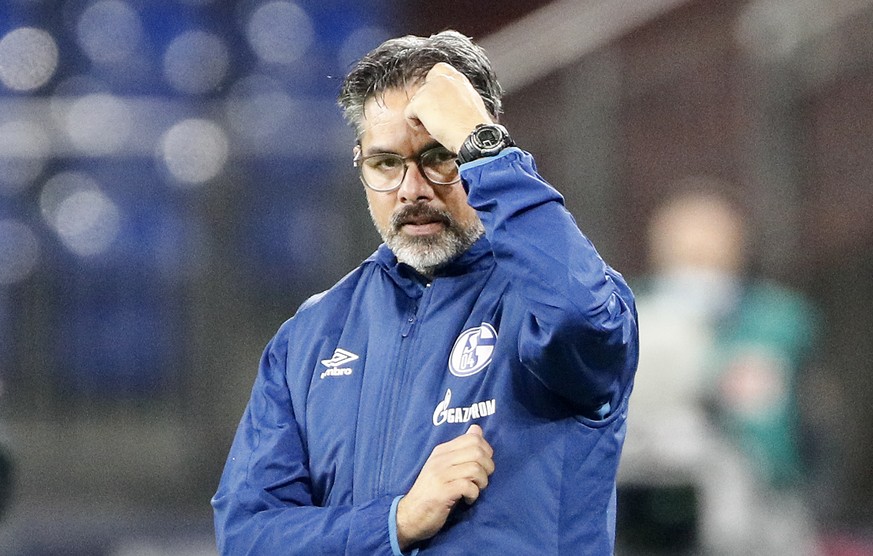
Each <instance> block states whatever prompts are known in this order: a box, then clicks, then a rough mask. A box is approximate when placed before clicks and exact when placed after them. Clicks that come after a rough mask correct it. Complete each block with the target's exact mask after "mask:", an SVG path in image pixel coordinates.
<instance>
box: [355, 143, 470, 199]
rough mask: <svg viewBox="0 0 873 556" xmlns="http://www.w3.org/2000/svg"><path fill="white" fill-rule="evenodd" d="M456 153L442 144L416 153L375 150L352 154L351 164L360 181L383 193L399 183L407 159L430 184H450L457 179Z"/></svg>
mask: <svg viewBox="0 0 873 556" xmlns="http://www.w3.org/2000/svg"><path fill="white" fill-rule="evenodd" d="M457 160H458V156H457V155H456V154H455V153H453V152H452V151H450V150H448V149H446V148H445V147H442V146H440V147H434V148H432V149H428V150H426V151H424V152H423V153H421V154H419V155H418V156H408V157H407V156H400V155H398V154H392V153H377V154H371V155H369V156H361V155H360V153H358V154H357V155H355V159H354V164H355V167H356V168H357V169H358V173H359V174H360V177H361V181H362V182H363V183H364V185H366V186H367V187H369V188H370V189H372V190H373V191H379V192H382V193H387V192H389V191H394V190H395V189H397V188H399V187H400V184H402V183H403V179H404V178H405V177H406V170H407V169H408V168H409V162H415V163H416V164H417V165H418V168H419V170H421V174H422V175H423V176H424V178H425V179H426V180H427V181H428V183H430V184H431V185H452V184H453V183H458V182H459V181H461V176H460V174H459V173H458V163H457Z"/></svg>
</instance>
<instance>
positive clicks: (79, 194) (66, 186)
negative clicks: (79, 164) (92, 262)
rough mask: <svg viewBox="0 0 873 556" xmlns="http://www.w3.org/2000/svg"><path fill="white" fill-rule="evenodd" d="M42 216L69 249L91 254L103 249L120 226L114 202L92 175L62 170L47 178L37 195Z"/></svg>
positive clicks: (100, 252)
mask: <svg viewBox="0 0 873 556" xmlns="http://www.w3.org/2000/svg"><path fill="white" fill-rule="evenodd" d="M40 209H41V211H42V215H43V218H44V219H45V220H46V222H47V223H48V224H49V225H50V226H51V227H52V228H53V229H54V231H55V232H56V233H57V234H58V237H59V238H60V240H61V242H62V243H63V244H64V246H66V247H67V248H68V249H69V250H70V251H72V252H73V253H75V254H77V255H80V256H83V257H91V256H95V255H99V254H102V253H104V252H106V251H107V250H108V249H109V248H110V247H111V246H112V243H113V242H114V241H115V239H116V238H117V237H118V233H119V231H120V229H121V212H120V211H119V209H118V206H117V205H116V204H115V203H114V202H112V200H111V199H109V197H107V196H106V195H105V194H104V193H103V191H101V189H100V185H99V184H98V183H97V181H96V180H94V179H93V178H92V177H90V176H88V175H87V174H84V173H81V172H63V173H61V174H58V175H56V176H54V177H52V178H51V179H49V180H48V181H47V182H46V184H45V186H44V187H43V190H42V193H41V195H40Z"/></svg>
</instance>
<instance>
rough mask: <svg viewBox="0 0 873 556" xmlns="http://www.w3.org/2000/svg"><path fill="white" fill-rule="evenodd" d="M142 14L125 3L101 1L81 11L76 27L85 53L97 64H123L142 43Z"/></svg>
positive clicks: (114, 0)
mask: <svg viewBox="0 0 873 556" xmlns="http://www.w3.org/2000/svg"><path fill="white" fill-rule="evenodd" d="M142 38H143V28H142V22H141V21H140V16H139V14H138V13H137V12H136V11H135V10H134V9H133V8H132V7H131V6H130V4H128V3H126V2H120V1H119V0H101V1H99V2H94V3H92V4H90V5H89V6H88V7H87V8H85V10H84V11H83V12H82V15H81V16H80V18H79V21H78V24H77V25H76V39H77V40H78V42H79V45H80V46H81V47H82V50H84V51H85V53H86V54H87V55H88V57H89V58H91V60H93V61H94V62H97V63H117V62H123V61H125V60H127V59H128V58H130V57H131V55H132V54H134V53H135V52H136V51H137V50H138V48H139V46H140V43H141V42H142Z"/></svg>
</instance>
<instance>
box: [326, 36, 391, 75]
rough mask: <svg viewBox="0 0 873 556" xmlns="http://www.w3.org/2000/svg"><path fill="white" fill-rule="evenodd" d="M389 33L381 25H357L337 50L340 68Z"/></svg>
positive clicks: (343, 67) (357, 58)
mask: <svg viewBox="0 0 873 556" xmlns="http://www.w3.org/2000/svg"><path fill="white" fill-rule="evenodd" d="M390 36H391V34H390V33H389V32H388V31H386V30H385V29H382V28H381V27H359V28H358V29H355V30H354V31H352V32H351V33H350V34H349V36H348V37H346V39H345V40H344V41H343V43H342V44H341V45H340V47H339V51H338V52H337V60H338V61H339V64H340V67H341V68H342V69H344V70H345V69H347V68H349V67H350V66H351V65H352V64H353V63H354V62H357V61H358V60H359V59H360V58H361V57H362V56H363V55H364V54H366V53H367V52H369V51H370V50H371V49H373V48H375V47H376V46H378V45H380V44H381V43H382V42H383V41H385V40H387V39H389V38H390Z"/></svg>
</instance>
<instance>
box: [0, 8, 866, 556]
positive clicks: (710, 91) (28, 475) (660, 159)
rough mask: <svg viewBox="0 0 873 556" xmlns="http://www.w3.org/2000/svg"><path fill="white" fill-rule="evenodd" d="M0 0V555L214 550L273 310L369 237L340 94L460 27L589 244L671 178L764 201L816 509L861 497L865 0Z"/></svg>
mask: <svg viewBox="0 0 873 556" xmlns="http://www.w3.org/2000/svg"><path fill="white" fill-rule="evenodd" d="M636 4H637V3H632V2H608V1H595V0H584V1H569V0H564V1H558V2H552V3H549V2H543V1H521V0H512V1H502V2H475V3H468V2H460V1H458V0H449V1H446V2H439V3H433V2H423V1H420V0H411V1H407V2H390V1H388V0H369V1H365V2H339V1H335V0H323V1H315V0H300V1H297V2H294V3H292V2H287V1H277V0H241V1H239V2H230V1H227V2H224V1H220V0H212V1H210V0H151V1H148V0H69V1H50V0H6V1H5V2H3V3H0V381H2V382H0V386H2V395H0V430H2V432H0V438H2V439H3V446H4V448H5V449H6V450H7V451H9V452H11V453H12V454H14V457H15V461H16V466H15V488H14V491H13V493H14V496H13V499H12V503H11V505H10V507H9V510H8V512H7V513H6V515H5V516H4V518H5V519H4V521H3V522H2V523H0V552H3V553H14V554H27V555H48V554H65V555H69V554H82V555H85V554H88V555H90V554H98V555H102V554H105V555H112V556H117V555H128V554H149V555H150V554H191V555H193V554H198V555H199V554H210V553H212V552H214V545H213V544H212V542H213V541H212V531H211V512H210V508H209V506H208V500H209V497H210V495H211V494H212V492H213V489H214V488H215V485H216V482H217V478H218V475H219V473H220V470H221V466H222V465H223V462H224V457H225V454H226V451H227V448H228V445H229V442H230V439H231V437H232V434H233V429H234V427H235V424H236V421H237V420H238V418H239V416H240V414H241V411H242V408H243V406H244V404H245V401H246V399H247V397H248V393H249V389H250V386H251V382H252V379H253V376H254V373H255V370H256V364H257V361H258V358H259V355H260V351H261V349H262V347H263V345H264V344H265V343H266V341H267V340H268V339H269V337H270V336H271V334H272V333H273V331H274V330H275V329H276V327H277V326H278V325H279V324H280V323H281V322H282V321H283V320H284V319H285V318H287V317H288V316H289V315H290V314H292V313H293V311H294V309H295V308H296V306H297V305H298V304H299V303H300V302H301V301H302V300H303V299H305V298H306V297H307V296H308V295H310V294H312V293H314V292H316V291H320V290H322V289H324V288H326V287H329V286H330V285H331V284H332V283H333V282H334V281H335V280H337V279H338V278H339V277H341V276H342V275H343V274H344V273H345V272H347V271H348V270H349V269H350V268H352V267H353V266H354V265H355V264H357V263H358V262H359V261H360V260H361V259H363V258H364V257H366V256H367V255H368V254H369V253H370V252H371V251H372V250H373V248H374V247H375V245H376V244H377V242H378V237H377V235H376V234H375V232H374V231H373V230H372V225H371V224H370V222H369V219H368V217H367V213H366V205H365V201H364V197H363V195H362V194H361V191H360V185H359V183H358V182H357V180H356V177H355V174H354V171H353V168H352V165H351V144H352V134H351V132H350V131H349V130H348V129H346V128H345V126H344V124H343V122H342V120H341V117H340V114H339V111H338V109H337V108H336V107H335V105H334V104H333V102H334V101H333V99H334V97H335V94H336V91H337V88H338V86H339V83H340V80H341V78H342V76H343V75H344V73H345V71H346V68H347V67H348V65H349V63H350V62H351V61H353V60H354V59H355V58H356V57H358V56H360V55H361V54H362V53H363V52H365V51H366V50H368V49H369V48H371V47H373V46H375V45H376V44H378V43H379V42H380V41H381V40H383V39H385V38H387V37H390V36H393V35H397V34H405V33H415V34H429V33H431V32H435V31H438V30H441V29H444V28H456V29H458V30H460V31H462V32H464V33H466V34H468V35H471V36H473V37H474V38H475V39H477V40H479V41H481V42H482V44H483V45H484V46H485V47H486V49H487V50H488V51H489V53H490V54H491V56H492V59H493V60H494V62H495V65H496V68H497V71H498V75H500V76H501V77H502V81H503V83H504V85H505V87H506V88H507V89H508V96H507V99H506V117H505V119H504V122H505V123H506V124H507V125H508V127H509V128H510V129H511V130H512V131H513V135H514V136H515V137H516V139H517V140H518V142H519V143H520V144H522V145H524V146H525V148H527V149H528V150H530V151H532V152H533V153H534V154H535V155H536V157H537V161H538V165H539V168H540V170H541V171H542V173H543V174H544V175H545V176H547V177H548V178H549V179H550V181H552V182H553V183H555V184H557V186H558V187H559V188H560V189H561V190H562V191H564V192H565V194H566V196H567V198H568V206H569V208H570V209H571V211H572V212H573V213H574V214H575V216H576V217H577V219H578V220H579V222H580V224H581V226H582V228H583V230H585V231H586V233H588V234H589V235H590V236H591V237H592V239H593V240H594V242H595V243H596V244H597V245H598V246H599V248H600V250H601V252H602V253H603V254H604V256H605V257H606V258H607V259H608V260H609V261H610V262H611V263H612V264H613V266H615V267H616V268H618V269H619V270H621V271H622V272H623V273H624V274H625V275H627V276H628V277H630V278H631V279H633V278H634V277H638V276H641V275H643V274H645V273H646V271H647V266H646V255H645V246H644V245H643V241H642V236H643V230H644V227H645V222H646V219H647V217H648V215H649V214H650V213H651V210H652V209H653V208H654V206H655V204H656V203H657V201H658V200H660V199H662V198H663V197H664V196H665V195H667V194H669V193H670V191H671V190H672V188H673V187H675V184H676V182H677V180H681V179H683V178H686V177H688V176H698V175H707V176H714V177H717V178H719V179H722V180H724V182H725V183H726V184H727V187H731V188H733V189H734V191H733V192H734V193H736V194H738V195H740V196H742V197H743V198H745V199H752V200H753V201H754V202H753V203H751V204H752V205H753V206H754V207H755V210H756V216H757V217H758V222H759V226H760V228H759V231H760V235H759V237H758V241H757V248H758V249H757V252H756V269H757V270H758V272H760V273H761V274H762V275H764V276H767V277H770V278H774V279H778V280H780V281H782V282H783V283H786V284H788V285H790V286H792V287H794V288H796V289H798V290H800V291H801V292H804V293H805V294H806V295H807V296H808V297H809V298H810V299H811V300H813V301H814V302H815V303H816V304H817V305H818V306H819V308H820V309H821V311H822V315H823V323H824V326H825V328H824V337H823V339H822V340H823V341H822V346H821V350H820V354H819V356H818V357H817V358H816V365H815V366H814V367H813V368H812V369H811V370H810V372H809V374H808V376H807V378H806V379H805V381H804V389H803V391H802V398H801V405H802V409H803V411H804V416H805V418H806V421H807V422H808V423H809V427H810V428H809V431H807V432H808V434H809V435H810V437H812V438H814V439H815V441H816V445H817V446H818V447H819V449H818V450H817V451H816V453H815V454H814V456H813V460H814V461H813V463H814V470H815V472H814V474H813V475H812V477H811V479H810V480H811V483H812V485H811V486H812V491H813V493H814V496H815V507H816V510H817V518H818V520H819V523H820V524H821V527H822V530H823V531H826V532H828V533H829V534H833V535H846V536H850V537H853V538H860V539H863V538H865V537H866V538H869V535H870V533H871V529H873V526H871V520H870V517H869V516H870V515H873V474H871V473H870V472H869V461H871V458H873V434H871V433H870V430H871V428H873V410H871V404H870V401H869V400H870V399H871V394H873V391H871V390H873V386H871V384H873V382H871V381H870V380H869V379H868V377H869V376H870V375H871V374H873V363H871V361H873V342H871V341H870V339H869V331H870V330H871V329H873V280H871V276H873V249H871V247H873V218H871V217H870V214H869V213H870V209H871V207H873V185H871V182H873V156H871V155H873V108H871V107H873V40H871V39H873V31H871V30H873V2H871V1H869V0H830V1H827V2H822V1H814V0H746V1H736V2H727V1H725V2H722V1H716V0H711V1H702V0H687V1H683V0H652V1H651V2H646V3H639V4H640V5H639V6H637V5H636Z"/></svg>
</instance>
